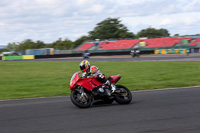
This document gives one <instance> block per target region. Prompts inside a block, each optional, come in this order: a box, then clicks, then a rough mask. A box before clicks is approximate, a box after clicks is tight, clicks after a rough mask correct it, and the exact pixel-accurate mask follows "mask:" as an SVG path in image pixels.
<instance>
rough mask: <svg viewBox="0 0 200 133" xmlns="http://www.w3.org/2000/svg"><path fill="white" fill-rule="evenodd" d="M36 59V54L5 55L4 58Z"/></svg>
mask: <svg viewBox="0 0 200 133" xmlns="http://www.w3.org/2000/svg"><path fill="white" fill-rule="evenodd" d="M27 59H35V56H34V55H22V56H3V57H2V60H27Z"/></svg>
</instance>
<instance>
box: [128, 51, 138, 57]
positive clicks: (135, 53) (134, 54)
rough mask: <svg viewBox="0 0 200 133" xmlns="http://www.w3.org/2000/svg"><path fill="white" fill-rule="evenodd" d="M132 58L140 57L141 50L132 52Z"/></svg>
mask: <svg viewBox="0 0 200 133" xmlns="http://www.w3.org/2000/svg"><path fill="white" fill-rule="evenodd" d="M130 54H131V56H132V57H140V51H139V50H131V53H130Z"/></svg>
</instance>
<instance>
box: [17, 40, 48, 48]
mask: <svg viewBox="0 0 200 133" xmlns="http://www.w3.org/2000/svg"><path fill="white" fill-rule="evenodd" d="M44 47H45V44H44V43H43V42H42V41H37V42H36V43H35V42H34V41H32V40H31V39H26V40H24V41H23V42H22V43H20V45H19V47H17V50H18V51H25V50H26V49H40V48H44Z"/></svg>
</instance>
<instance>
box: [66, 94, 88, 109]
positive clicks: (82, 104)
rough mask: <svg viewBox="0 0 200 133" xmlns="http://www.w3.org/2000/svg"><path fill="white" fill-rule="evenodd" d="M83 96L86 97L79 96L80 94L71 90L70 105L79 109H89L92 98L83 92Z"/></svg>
mask: <svg viewBox="0 0 200 133" xmlns="http://www.w3.org/2000/svg"><path fill="white" fill-rule="evenodd" d="M85 94H86V96H81V93H79V92H78V91H76V90H72V92H71V94H70V99H71V101H72V103H73V104H74V105H76V106H77V107H79V108H89V107H90V106H91V104H92V98H91V96H90V95H89V94H88V93H86V92H85Z"/></svg>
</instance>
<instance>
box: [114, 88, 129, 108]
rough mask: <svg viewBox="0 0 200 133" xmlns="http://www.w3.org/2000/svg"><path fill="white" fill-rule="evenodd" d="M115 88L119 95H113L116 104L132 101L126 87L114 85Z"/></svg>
mask: <svg viewBox="0 0 200 133" xmlns="http://www.w3.org/2000/svg"><path fill="white" fill-rule="evenodd" d="M116 88H117V90H116V91H119V93H120V95H115V101H116V102H117V103H118V104H128V103H130V102H131V101H132V94H131V92H130V90H129V89H128V88H126V87H125V86H123V85H116Z"/></svg>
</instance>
